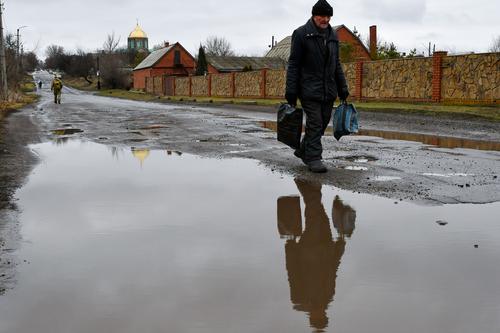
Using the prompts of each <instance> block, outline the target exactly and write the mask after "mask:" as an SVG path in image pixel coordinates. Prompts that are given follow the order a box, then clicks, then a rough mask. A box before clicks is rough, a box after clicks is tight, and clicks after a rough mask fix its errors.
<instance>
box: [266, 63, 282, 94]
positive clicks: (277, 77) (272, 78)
mask: <svg viewBox="0 0 500 333" xmlns="http://www.w3.org/2000/svg"><path fill="white" fill-rule="evenodd" d="M285 87H286V71H283V70H274V71H267V73H266V96H267V97H277V98H281V97H283V96H285Z"/></svg>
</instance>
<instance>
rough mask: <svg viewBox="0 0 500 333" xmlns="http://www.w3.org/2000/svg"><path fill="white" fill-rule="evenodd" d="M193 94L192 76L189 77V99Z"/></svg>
mask: <svg viewBox="0 0 500 333" xmlns="http://www.w3.org/2000/svg"><path fill="white" fill-rule="evenodd" d="M192 94H193V81H192V76H191V75H189V97H191V96H192Z"/></svg>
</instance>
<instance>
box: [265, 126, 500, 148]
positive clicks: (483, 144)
mask: <svg viewBox="0 0 500 333" xmlns="http://www.w3.org/2000/svg"><path fill="white" fill-rule="evenodd" d="M261 126H262V127H264V128H267V129H271V130H273V131H276V130H277V124H276V122H275V121H262V122H261ZM325 134H326V135H332V134H333V132H332V128H331V127H329V128H327V130H326V133H325ZM357 135H365V136H376V137H379V138H384V139H387V140H404V141H414V142H421V143H423V144H426V145H432V146H436V147H439V148H467V149H477V150H492V151H500V143H499V142H495V141H483V140H473V139H464V138H454V137H448V136H438V135H428V134H419V133H405V132H395V131H381V130H368V129H360V130H359V132H358V133H357Z"/></svg>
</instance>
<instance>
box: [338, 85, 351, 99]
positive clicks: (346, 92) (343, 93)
mask: <svg viewBox="0 0 500 333" xmlns="http://www.w3.org/2000/svg"><path fill="white" fill-rule="evenodd" d="M347 97H349V90H347V88H345V89H342V91H341V92H339V98H340V100H341V101H345V100H346V99H347Z"/></svg>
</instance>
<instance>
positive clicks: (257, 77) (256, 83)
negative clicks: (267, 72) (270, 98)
mask: <svg viewBox="0 0 500 333" xmlns="http://www.w3.org/2000/svg"><path fill="white" fill-rule="evenodd" d="M262 84H263V80H262V72H261V71H253V72H243V73H236V74H235V75H234V96H235V97H260V96H261V87H262Z"/></svg>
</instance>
